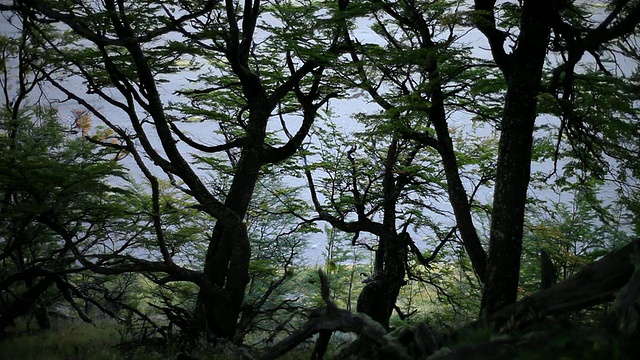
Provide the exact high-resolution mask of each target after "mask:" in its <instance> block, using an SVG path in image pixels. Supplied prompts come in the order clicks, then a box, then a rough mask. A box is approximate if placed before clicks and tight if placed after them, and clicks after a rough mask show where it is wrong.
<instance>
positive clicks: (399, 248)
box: [357, 233, 409, 329]
mask: <svg viewBox="0 0 640 360" xmlns="http://www.w3.org/2000/svg"><path fill="white" fill-rule="evenodd" d="M408 236H409V235H408V234H407V233H401V234H399V235H394V236H392V237H390V238H388V239H384V243H385V247H384V249H385V251H384V254H383V255H382V257H383V259H384V267H383V269H382V270H381V271H379V272H378V273H377V274H375V275H374V278H373V279H372V281H371V282H369V283H367V284H366V285H365V287H364V288H363V289H362V292H361V293H360V296H359V297H358V304H357V311H358V312H360V313H363V314H366V315H368V316H369V317H370V318H371V319H373V320H375V321H376V322H378V323H380V324H381V325H382V326H383V327H384V328H385V329H388V328H389V318H390V317H391V314H392V313H393V309H394V306H395V304H396V300H397V299H398V294H399V293H400V288H402V286H404V285H405V280H404V276H405V268H404V266H405V262H406V259H407V250H406V249H407V244H408V241H409V239H407V238H408ZM382 241H383V240H382V239H381V242H382Z"/></svg>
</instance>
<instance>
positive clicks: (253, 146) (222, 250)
mask: <svg viewBox="0 0 640 360" xmlns="http://www.w3.org/2000/svg"><path fill="white" fill-rule="evenodd" d="M267 119H268V114H266V115H265V114H260V115H253V116H252V118H250V121H249V123H250V125H249V127H248V128H247V138H248V139H252V141H247V144H246V145H245V147H244V148H243V152H242V154H241V157H240V161H239V162H238V165H237V167H236V172H235V174H234V178H233V182H232V184H231V188H230V189H229V193H228V194H227V199H226V201H225V206H227V207H228V208H229V209H230V210H231V211H233V212H235V213H236V214H237V215H238V218H239V219H243V218H244V217H245V215H246V212H247V209H248V208H249V204H250V202H251V198H252V196H253V192H254V190H255V187H256V184H257V182H258V178H259V176H260V169H261V167H262V165H263V160H262V158H261V155H262V150H263V149H262V144H264V139H265V134H266V124H267ZM250 260H251V246H250V243H249V239H248V234H247V233H246V230H245V229H244V227H242V229H240V228H238V229H229V228H227V227H225V226H223V224H222V223H221V222H218V223H216V226H215V227H214V230H213V234H212V237H211V240H210V242H209V247H208V249H207V256H206V258H205V264H204V276H205V277H207V279H209V280H210V281H211V282H212V283H213V284H214V285H216V286H218V287H220V288H222V289H224V290H225V294H226V295H227V296H225V297H219V296H215V295H212V294H209V293H207V292H206V291H204V290H201V291H200V293H199V294H198V300H197V303H196V322H197V327H198V330H199V332H203V333H211V334H213V335H214V336H216V337H221V338H224V339H228V340H233V339H234V336H235V331H236V325H237V322H238V319H239V317H240V311H241V308H242V303H243V301H244V293H245V289H246V285H247V284H248V283H249V262H250Z"/></svg>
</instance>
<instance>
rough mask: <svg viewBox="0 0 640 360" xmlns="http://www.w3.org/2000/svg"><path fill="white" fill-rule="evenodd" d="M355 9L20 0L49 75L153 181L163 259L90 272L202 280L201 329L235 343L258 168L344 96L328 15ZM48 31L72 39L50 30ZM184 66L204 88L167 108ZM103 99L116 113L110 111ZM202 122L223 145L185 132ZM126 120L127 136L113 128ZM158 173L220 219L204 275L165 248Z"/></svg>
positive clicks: (277, 158) (285, 153)
mask: <svg viewBox="0 0 640 360" xmlns="http://www.w3.org/2000/svg"><path fill="white" fill-rule="evenodd" d="M346 4H347V2H344V1H339V2H338V3H337V4H327V5H326V8H327V9H330V11H329V12H325V13H319V11H320V9H321V7H324V6H325V5H324V4H322V3H317V2H303V3H287V2H282V3H280V2H276V3H273V4H262V3H261V2H260V1H245V2H239V1H231V0H229V1H224V2H219V1H198V0H196V1H169V2H162V3H161V2H156V1H143V2H140V1H122V0H117V1H116V0H113V1H112V0H107V1H104V2H103V3H100V4H98V3H85V2H74V3H72V4H70V3H69V2H66V1H52V2H46V3H43V2H41V1H30V0H26V1H22V0H20V1H15V2H14V5H13V6H4V7H5V8H7V9H19V10H23V9H24V10H27V11H25V12H24V14H27V15H25V17H24V19H23V20H24V21H25V22H29V23H30V24H32V25H30V26H32V29H33V31H36V32H37V31H40V32H41V34H43V37H44V38H43V41H42V43H41V46H42V48H43V49H45V51H46V55H47V62H48V63H47V64H43V65H42V66H44V67H47V68H48V69H51V68H55V70H56V71H53V69H51V70H48V72H47V73H48V74H49V75H48V76H47V79H48V80H49V81H50V82H51V83H52V84H53V85H54V86H55V87H56V88H57V89H58V90H59V91H61V92H62V93H63V94H65V96H67V97H69V98H70V99H73V100H74V101H77V102H78V103H80V104H81V105H83V106H84V107H86V108H87V109H88V110H89V111H91V112H92V113H93V114H94V116H96V117H97V118H98V119H100V120H101V121H102V122H104V123H105V124H106V125H107V126H108V127H109V128H110V129H111V130H112V131H113V132H114V136H115V137H117V138H118V141H119V144H117V145H113V144H111V145H110V144H105V143H103V145H105V146H110V147H114V146H115V147H117V148H119V149H121V150H123V151H127V152H128V153H130V154H131V155H132V157H133V159H134V160H135V163H136V164H137V166H138V167H139V168H140V170H141V172H142V174H143V175H144V177H145V178H146V181H148V183H149V184H150V188H151V192H152V195H153V214H152V215H153V216H152V217H153V225H154V227H155V228H156V237H157V239H156V245H157V250H158V255H159V256H158V258H157V259H155V260H154V261H143V260H141V259H135V258H134V257H133V256H128V257H127V258H126V259H125V260H126V264H119V266H115V265H113V264H112V265H113V266H107V265H108V262H103V263H101V264H98V263H95V262H94V263H93V264H91V263H90V262H89V260H88V259H85V260H86V261H85V263H84V265H85V266H87V267H90V268H92V270H93V271H98V272H102V273H123V272H131V271H152V272H163V273H165V274H166V276H165V277H162V278H159V279H158V281H159V282H160V283H166V282H170V281H188V282H193V283H195V284H196V285H197V286H198V287H199V289H200V290H199V294H198V300H197V304H196V305H195V309H194V314H193V315H194V316H193V320H194V321H195V322H196V323H197V324H196V325H197V326H196V329H197V332H199V333H207V334H209V333H211V334H213V335H215V336H217V337H223V338H228V339H232V338H233V337H234V332H235V330H236V323H237V321H238V318H239V316H240V312H241V310H242V303H243V300H244V296H245V290H246V286H247V283H248V281H249V262H250V258H251V250H250V248H251V246H250V239H249V237H248V233H247V228H246V224H245V223H244V218H245V215H246V214H247V209H248V207H249V204H250V200H251V198H252V195H253V192H254V189H255V187H256V183H257V181H258V179H259V178H260V174H261V172H262V171H264V170H265V168H266V167H267V166H269V165H270V164H276V163H279V162H282V161H284V160H286V159H287V158H288V157H290V156H292V155H293V154H294V153H295V152H296V150H297V148H298V147H299V146H300V144H301V143H302V141H303V140H304V139H305V137H306V135H307V133H308V131H309V128H310V126H311V124H312V123H313V121H314V119H315V117H316V112H317V111H318V110H319V109H320V107H321V106H322V105H323V104H325V103H326V102H327V101H328V100H329V99H330V98H331V97H333V96H334V94H333V91H332V90H331V88H330V87H327V86H326V85H325V83H324V79H323V73H324V68H325V64H326V62H327V60H328V59H330V58H332V57H334V56H336V55H335V54H336V46H337V44H338V42H339V37H338V36H337V35H336V34H337V33H338V31H335V30H334V29H335V28H336V26H337V25H336V24H335V23H334V22H333V21H332V20H331V19H332V18H333V17H334V16H336V14H339V13H340V12H341V11H343V10H344V8H345V6H346ZM265 18H269V21H268V22H267V21H266V20H265ZM50 23H56V24H57V26H58V28H59V29H62V30H63V31H64V33H60V32H57V33H50V32H49V33H45V32H44V31H41V30H40V29H42V27H43V26H44V24H50ZM76 44H82V45H81V46H80V47H79V46H77V45H76ZM181 62H187V63H189V64H190V65H191V68H192V69H199V70H200V73H201V74H202V77H201V78H200V79H198V84H197V88H196V89H192V90H185V91H183V92H179V93H175V94H174V97H175V98H178V99H175V98H174V99H168V98H167V97H166V96H163V91H164V88H163V86H162V84H163V82H166V81H170V80H169V79H171V78H173V79H175V78H177V77H178V76H184V74H185V73H186V72H188V70H189V67H184V66H178V65H176V64H179V63H181ZM62 69H64V70H62ZM181 71H182V72H181ZM69 78H79V79H82V81H83V82H84V84H85V85H86V89H87V90H88V92H90V93H91V94H95V97H93V98H92V97H89V96H85V95H84V94H80V93H78V92H74V91H71V90H69V89H72V87H70V86H68V85H67V84H66V83H65V80H66V79H69ZM96 98H97V99H99V100H100V101H101V102H102V103H105V104H108V105H109V106H111V108H112V110H110V111H114V112H115V113H117V114H118V115H111V114H107V113H105V112H104V111H101V109H100V106H97V105H96V104H95V103H94V102H93V100H94V99H96ZM181 99H182V100H184V101H187V102H189V103H191V104H193V106H192V107H191V109H190V110H185V108H184V107H183V106H181V105H180V104H173V105H172V104H171V102H172V101H173V102H176V103H179V102H180V100H181ZM174 100H175V101H174ZM194 113H195V114H198V115H199V116H201V117H202V118H204V119H205V120H211V121H213V122H215V123H216V124H217V125H218V126H219V132H218V134H219V136H215V137H214V138H213V139H212V140H211V141H210V142H214V143H216V142H217V143H218V144H217V145H206V144H204V143H200V142H199V141H198V140H197V139H196V137H194V136H189V135H187V134H186V133H185V131H184V128H183V129H181V126H182V125H180V122H181V120H185V119H187V118H190V117H191V116H192V115H193V114H194ZM120 116H124V118H126V119H127V121H128V125H127V126H125V124H124V123H123V122H116V121H115V120H114V117H120ZM279 117H281V118H282V119H283V122H282V128H281V129H280V130H279V131H275V132H272V130H271V129H272V128H271V127H270V126H271V125H270V124H274V123H275V124H277V122H275V121H274V120H278V119H279ZM296 117H297V118H298V119H300V120H299V121H298V123H297V129H296V130H295V131H294V132H293V134H292V135H291V137H290V138H289V139H286V138H285V141H284V143H282V140H281V139H282V138H283V136H282V137H281V136H280V135H282V134H285V133H286V134H289V127H290V126H291V125H288V122H291V120H289V119H293V118H296ZM285 118H286V119H287V120H286V122H285V120H284V119H285ZM278 134H280V135H278ZM183 145H184V146H185V147H186V148H190V149H193V150H194V151H198V152H201V153H204V154H208V156H209V157H214V158H217V160H216V161H225V160H226V161H227V165H226V168H227V171H228V172H229V173H230V174H231V176H230V183H229V184H228V187H225V188H222V189H216V188H215V187H211V186H208V184H206V181H205V180H204V179H205V178H204V176H203V175H202V174H201V173H200V172H199V171H198V169H197V166H196V165H194V164H193V163H191V162H190V160H189V155H188V153H187V152H185V151H184V150H183V149H184V148H183V147H182V146H183ZM220 154H222V155H223V156H222V157H220V156H218V155H220ZM225 156H226V159H225ZM145 157H148V158H149V159H150V161H151V163H149V162H148V161H146V160H145ZM209 164H210V165H212V166H216V164H213V163H212V162H210V163H209ZM158 170H159V171H160V172H162V173H164V176H165V177H166V178H168V179H169V180H170V181H171V182H172V183H173V184H174V186H176V187H177V188H180V189H182V190H183V191H184V193H185V194H188V195H189V196H190V197H192V198H193V200H194V201H195V204H194V205H192V206H193V207H194V208H197V209H198V210H200V211H202V212H204V213H206V214H207V215H208V216H211V217H212V218H213V219H215V221H216V225H215V227H214V229H213V231H212V234H211V236H210V239H209V241H208V249H207V255H206V257H205V260H204V263H203V268H202V269H198V270H193V269H187V268H184V267H182V266H180V265H178V264H177V263H176V262H175V261H174V259H173V257H172V254H171V253H170V252H169V251H168V248H167V244H166V242H165V240H164V238H163V230H162V219H161V216H160V215H161V214H160V211H162V206H161V204H160V201H159V198H160V191H159V186H158V177H159V174H158V172H159V171H158ZM207 170H211V168H209V169H207ZM213 170H219V168H214V169H213ZM214 173H215V172H214ZM215 176H217V175H215ZM58 230H59V231H60V232H68V230H67V229H63V228H58Z"/></svg>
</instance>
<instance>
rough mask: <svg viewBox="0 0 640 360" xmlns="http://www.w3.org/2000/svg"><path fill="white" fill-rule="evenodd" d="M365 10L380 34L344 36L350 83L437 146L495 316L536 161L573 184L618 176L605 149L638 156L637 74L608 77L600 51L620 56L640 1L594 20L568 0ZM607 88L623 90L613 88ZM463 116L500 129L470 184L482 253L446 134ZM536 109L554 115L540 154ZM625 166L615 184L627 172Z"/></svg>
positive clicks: (460, 165)
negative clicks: (486, 195)
mask: <svg viewBox="0 0 640 360" xmlns="http://www.w3.org/2000/svg"><path fill="white" fill-rule="evenodd" d="M361 8H362V9H363V12H364V13H365V14H367V16H370V17H371V18H372V20H373V25H372V30H373V31H374V32H375V33H376V34H377V35H378V37H377V38H376V42H367V41H364V40H361V39H358V38H356V37H355V36H354V35H352V34H349V35H346V38H347V43H348V46H349V49H350V50H349V53H350V57H351V63H352V66H353V68H354V70H353V72H354V73H355V75H356V76H355V79H356V80H355V81H352V82H348V83H349V84H351V86H353V87H356V88H359V89H362V90H364V91H365V92H366V93H367V94H368V95H369V96H370V98H371V99H372V100H373V101H375V102H376V103H377V104H378V105H379V106H380V108H382V110H383V112H384V113H383V114H384V115H383V116H385V118H386V119H387V120H386V126H387V127H386V128H385V130H386V131H387V132H392V133H395V134H397V136H398V137H399V138H400V139H408V140H412V141H415V142H416V143H418V144H422V145H423V146H425V147H428V148H431V149H434V150H436V151H437V153H438V155H439V157H440V158H441V160H442V169H443V171H444V173H445V175H446V179H447V180H446V182H447V187H446V188H447V191H448V196H449V201H450V203H451V207H452V209H453V213H454V214H455V223H456V225H457V231H458V232H459V234H460V237H461V239H462V241H463V244H464V246H465V248H466V250H467V253H468V255H469V258H470V260H471V263H472V264H473V267H474V270H475V271H476V274H477V275H478V277H479V278H480V280H481V281H483V282H484V289H483V301H482V308H483V310H482V311H483V314H485V315H487V314H491V313H493V312H495V311H496V310H498V309H500V308H501V307H503V306H505V305H507V304H510V303H513V302H514V301H515V300H516V297H517V290H518V281H519V275H520V257H521V255H522V241H523V240H522V239H523V224H524V219H525V209H526V204H527V201H528V199H529V197H528V189H529V184H530V180H531V176H532V174H531V167H532V163H533V162H542V161H554V163H555V169H558V168H561V170H558V171H564V172H566V174H565V175H567V177H564V179H567V178H572V176H575V177H574V178H572V179H571V180H570V181H578V182H579V181H580V179H584V178H585V176H596V177H600V178H604V177H605V176H606V175H607V171H611V172H613V171H612V170H611V169H612V167H610V166H607V165H604V164H607V161H608V160H607V159H606V156H609V157H613V158H615V159H616V160H615V161H616V162H617V163H619V164H627V163H628V162H629V161H630V160H631V159H632V158H634V156H635V154H637V148H636V145H634V144H637V131H635V130H632V129H635V128H637V110H636V109H634V108H633V106H632V104H633V103H634V101H635V100H634V99H635V97H636V95H635V94H636V92H634V91H632V90H631V88H632V87H633V85H632V84H633V82H632V81H633V80H632V77H630V76H629V75H630V74H620V75H618V76H614V73H613V72H612V70H611V68H610V67H607V66H606V65H605V64H604V60H603V56H604V55H603V54H607V55H609V56H610V57H611V59H613V60H612V61H622V60H621V59H622V58H624V57H625V54H623V52H622V50H621V49H623V48H625V46H627V45H626V44H628V43H629V42H628V41H626V40H625V39H627V38H628V37H629V36H632V35H633V34H634V32H635V31H636V29H637V26H638V22H637V20H636V17H635V15H636V14H637V12H638V11H639V7H638V5H637V4H636V3H635V2H628V1H622V2H612V4H611V5H610V7H609V8H608V10H607V11H609V12H608V13H607V16H604V17H603V18H604V20H603V21H602V22H600V23H596V22H594V21H593V20H591V18H589V17H588V16H586V15H583V14H593V13H594V12H595V11H596V10H595V9H594V8H593V7H591V5H589V4H579V3H574V2H560V3H558V2H544V3H541V2H533V1H522V2H518V3H515V2H507V3H501V4H499V5H497V4H496V2H495V1H491V0H489V1H475V2H474V3H473V6H471V7H468V6H467V5H466V4H465V3H460V2H447V1H439V2H433V3H429V4H426V3H422V2H415V1H399V2H386V1H371V2H366V3H365V4H363V6H362V7H361ZM550 14H551V15H550ZM472 29H477V30H479V32H480V34H482V36H483V37H484V38H485V39H486V41H487V42H488V43H489V46H490V54H487V56H489V57H490V59H489V60H486V59H482V58H478V57H477V56H476V57H474V56H472V55H471V54H469V52H468V49H465V47H464V45H463V41H464V40H463V39H464V36H465V35H466V32H467V31H473V30H472ZM478 35H479V34H478ZM627 53H628V52H627ZM587 54H588V55H590V56H592V57H593V59H595V63H596V65H597V66H596V67H597V69H596V70H595V71H592V70H586V69H584V70H583V69H582V68H581V67H580V66H584V64H585V63H586V62H587V61H588V59H586V55H587ZM627 59H629V57H628V56H627ZM496 70H497V71H496ZM353 78H354V77H351V79H353ZM613 84H615V85H613ZM613 86H614V87H613ZM613 88H615V89H626V90H622V91H613V92H611V91H610V90H608V89H613ZM605 99H606V100H605ZM612 104H616V105H615V107H614V106H613V105H612ZM601 108H604V109H607V111H602V110H601ZM461 111H464V112H470V113H472V114H474V115H475V121H476V123H479V124H481V125H480V126H481V128H482V127H484V129H487V128H488V129H491V128H495V130H496V131H497V132H499V141H498V148H497V151H496V153H495V155H494V156H495V158H493V157H492V156H491V155H489V156H486V157H484V158H482V161H485V162H488V163H489V165H488V166H487V165H486V164H485V165H484V169H486V170H488V171H486V172H484V173H480V174H479V175H478V176H477V177H476V179H477V180H476V183H477V184H484V185H491V184H493V185H494V186H493V203H492V204H491V207H490V209H489V213H490V221H491V229H490V233H489V239H488V242H489V244H488V245H489V246H488V247H489V251H488V254H485V250H484V248H483V246H482V244H481V242H480V237H479V235H478V230H477V229H476V226H475V225H474V221H473V217H472V205H477V204H474V203H473V201H472V196H469V193H471V194H473V193H474V191H473V189H470V188H469V186H468V185H467V186H466V187H465V184H464V183H463V181H462V179H463V178H464V176H463V175H462V174H463V171H464V166H465V165H468V163H465V160H466V159H465V156H466V154H465V153H461V152H460V151H459V150H458V149H457V148H456V147H455V146H454V143H453V141H452V136H451V133H452V132H456V131H464V129H462V130H458V129H456V128H455V127H454V126H452V125H451V123H450V119H449V118H448V114H450V113H455V112H461ZM541 114H550V115H553V116H555V117H557V118H558V119H559V120H558V121H559V122H560V125H559V126H557V127H554V126H551V127H552V128H553V129H554V131H556V139H557V140H556V145H557V146H556V147H555V151H553V152H552V153H551V154H549V153H547V155H546V156H542V157H541V156H539V154H537V153H538V151H536V153H534V140H535V139H536V136H538V133H537V132H538V131H539V130H540V129H541V127H540V128H538V127H536V119H537V118H538V116H539V115H541ZM614 129H615V130H614ZM614 133H615V134H617V135H614ZM564 140H567V142H566V143H565V142H564ZM488 154H490V153H488ZM559 161H560V164H559V165H558V162H559ZM478 164H479V162H477V163H475V164H469V165H472V166H474V165H475V166H476V167H477V166H478ZM493 164H495V165H493ZM563 165H564V167H563ZM481 168H482V166H481ZM622 168H623V169H626V170H622V171H620V172H618V173H617V174H616V175H615V179H616V180H618V179H623V178H626V177H625V176H627V175H628V173H629V172H630V171H632V170H633V169H634V167H633V165H627V166H626V167H622ZM575 170H579V171H577V172H576V171H575ZM602 170H604V171H602ZM551 174H552V175H553V172H552V173H551ZM571 174H573V175H571Z"/></svg>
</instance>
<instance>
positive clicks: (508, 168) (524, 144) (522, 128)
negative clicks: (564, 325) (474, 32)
mask: <svg viewBox="0 0 640 360" xmlns="http://www.w3.org/2000/svg"><path fill="white" fill-rule="evenodd" d="M550 8H552V4H551V2H550V1H543V2H540V1H537V2H534V1H531V0H529V1H525V2H524V5H523V9H522V16H521V23H520V34H519V36H518V42H517V47H516V49H515V50H514V52H513V53H512V54H510V55H508V58H507V61H506V62H504V63H501V64H499V65H501V69H502V71H503V72H504V74H505V78H506V80H507V92H506V95H505V105H504V111H503V116H502V120H501V122H500V126H501V128H500V131H501V133H500V142H499V148H498V161H497V167H496V181H495V191H494V198H493V214H492V221H491V232H490V239H489V258H488V261H487V274H486V277H485V288H484V291H483V296H482V304H481V308H482V310H481V311H482V314H483V315H485V316H486V315H490V314H493V313H494V312H496V311H497V310H499V309H500V308H502V307H504V306H506V305H509V304H512V303H514V302H515V301H516V297H517V289H518V280H519V275H520V256H521V253H522V235H523V224H524V210H525V204H526V200H527V189H528V186H529V180H530V177H531V153H532V146H533V128H534V123H535V120H536V115H537V113H536V106H537V103H538V101H537V97H538V91H539V88H540V83H541V79H542V68H543V65H544V60H545V57H546V52H547V44H548V40H549V34H550V26H549V24H548V23H547V22H546V17H547V16H548V13H547V12H548V11H549V9H550ZM492 11H493V9H492ZM492 50H493V51H494V52H496V51H500V50H499V49H494V48H493V47H492ZM494 56H495V55H494Z"/></svg>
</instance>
